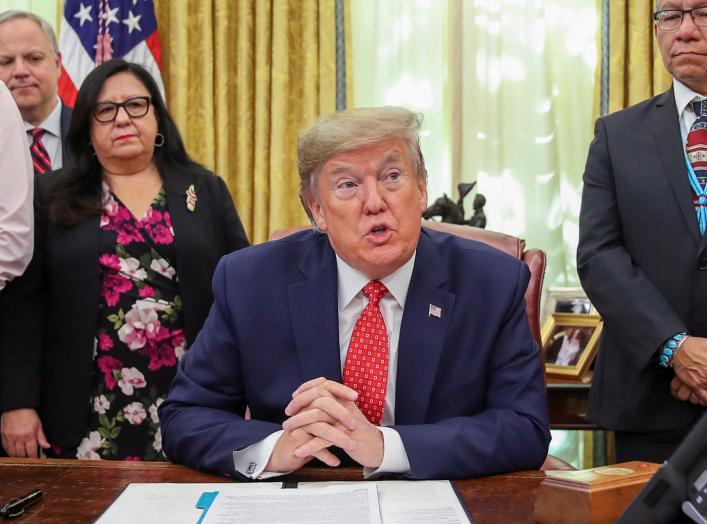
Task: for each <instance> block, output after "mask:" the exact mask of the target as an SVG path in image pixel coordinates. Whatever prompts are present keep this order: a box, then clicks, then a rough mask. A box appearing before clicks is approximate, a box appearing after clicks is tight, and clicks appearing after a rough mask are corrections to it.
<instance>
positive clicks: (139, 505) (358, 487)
mask: <svg viewBox="0 0 707 524" xmlns="http://www.w3.org/2000/svg"><path fill="white" fill-rule="evenodd" d="M282 485H283V484H282V483H281V482H257V483H233V484H230V483H229V484H218V483H209V484H130V485H129V486H128V487H127V488H125V490H124V491H123V493H122V494H121V495H120V496H119V497H118V498H117V499H116V501H115V502H114V503H113V504H112V505H111V506H110V507H109V508H108V509H107V510H106V512H105V513H104V514H103V515H102V516H101V517H100V518H99V519H98V520H97V521H96V523H97V524H118V523H120V524H123V523H125V522H129V523H130V524H148V523H149V524H159V523H163V522H164V523H170V524H181V523H184V524H195V523H197V522H198V523H199V524H226V523H228V524H231V523H233V522H248V523H249V524H250V523H253V524H263V523H268V524H276V523H282V524H286V523H290V522H292V523H310V522H311V523H317V522H328V523H339V522H340V523H342V524H343V523H345V524H352V523H353V524H359V523H361V524H368V523H370V524H380V523H382V524H403V523H404V524H409V523H425V524H455V523H458V524H471V523H472V520H471V517H469V516H468V514H467V513H466V510H465V509H464V506H463V505H462V503H461V501H460V500H459V498H458V496H457V493H456V492H455V491H454V488H453V487H452V484H451V483H450V482H449V481H446V480H443V481H442V480H440V481H436V480H426V481H377V482H300V483H299V484H298V489H281V488H282ZM205 495H210V497H209V501H210V502H209V505H207V506H206V507H201V506H199V507H197V506H198V503H199V501H201V500H202V498H203V497H204V496H205Z"/></svg>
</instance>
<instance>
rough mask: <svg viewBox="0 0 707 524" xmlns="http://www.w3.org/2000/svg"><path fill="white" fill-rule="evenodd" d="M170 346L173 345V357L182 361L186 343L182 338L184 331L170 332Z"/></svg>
mask: <svg viewBox="0 0 707 524" xmlns="http://www.w3.org/2000/svg"><path fill="white" fill-rule="evenodd" d="M172 344H173V345H174V356H175V357H177V360H182V357H183V356H184V353H185V352H186V350H187V341H186V339H185V338H184V330H182V329H175V330H174V331H172Z"/></svg>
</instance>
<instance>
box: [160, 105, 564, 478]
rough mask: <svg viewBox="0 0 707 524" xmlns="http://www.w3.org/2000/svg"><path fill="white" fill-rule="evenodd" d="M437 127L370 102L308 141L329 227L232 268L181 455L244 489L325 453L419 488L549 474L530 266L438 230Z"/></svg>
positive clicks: (308, 176)
mask: <svg viewBox="0 0 707 524" xmlns="http://www.w3.org/2000/svg"><path fill="white" fill-rule="evenodd" d="M420 124H421V119H420V117H419V116H418V115H416V114H414V113H411V112H409V111H407V110H405V109H401V108H378V109H355V110H351V111H348V112H341V113H335V114H333V115H330V116H328V117H325V118H323V119H321V120H319V121H317V122H316V123H315V124H314V125H313V126H312V127H310V128H309V129H308V130H306V131H305V132H304V133H303V134H302V135H301V136H300V141H299V146H298V158H299V173H300V178H301V199H302V202H303V203H304V205H305V209H306V211H307V213H308V214H309V216H310V218H311V219H312V221H313V223H314V225H315V229H316V230H315V231H311V230H310V231H304V232H300V233H297V234H294V235H291V236H289V237H287V238H285V239H283V240H280V241H274V242H268V243H265V244H262V245H259V246H255V247H253V248H250V249H246V250H243V251H242V252H241V253H240V254H236V255H233V256H227V257H224V259H223V260H222V261H221V262H220V264H219V267H218V268H217V271H216V273H215V276H214V284H213V288H214V295H215V303H214V306H213V308H212V310H211V312H210V314H209V317H208V319H207V321H206V323H205V325H204V328H203V329H202V331H201V333H200V334H199V336H198V338H197V341H196V342H195V344H194V346H193V347H192V348H191V350H190V351H189V353H188V354H187V355H186V357H185V359H184V360H183V361H182V364H181V365H180V367H179V370H178V373H177V376H176V378H175V380H174V382H173V386H172V390H171V392H170V395H169V397H168V398H167V400H166V401H165V402H164V403H163V404H162V406H161V408H160V420H161V423H162V442H163V449H164V451H165V453H166V454H167V456H168V457H170V458H171V459H172V460H174V461H177V462H181V463H184V464H187V465H189V466H192V467H196V468H199V469H204V470H207V471H212V472H217V473H221V474H227V475H233V476H238V477H241V478H265V477H268V476H272V475H278V474H283V473H286V472H290V471H293V470H296V469H299V468H300V467H302V466H303V465H305V464H306V463H308V462H309V461H311V460H312V459H313V458H317V459H319V460H321V461H322V462H324V463H325V464H327V465H329V466H337V465H339V464H340V461H341V459H342V458H343V459H344V460H345V461H352V462H355V463H357V464H360V465H361V466H363V467H364V474H365V475H366V476H369V477H370V476H377V475H379V474H393V475H399V476H404V477H409V478H418V479H419V478H460V477H470V476H476V475H488V474H493V473H500V472H503V471H511V470H518V469H528V468H537V467H539V466H540V465H541V464H542V462H543V460H544V458H545V456H546V453H547V446H548V443H549V439H550V436H549V431H548V418H547V407H546V401H545V388H544V383H543V370H542V367H541V362H540V358H539V355H538V348H537V346H536V344H534V342H533V340H532V338H531V335H530V331H529V327H528V320H527V317H526V314H525V303H524V299H523V295H524V293H525V290H526V287H527V284H528V278H529V271H528V269H527V267H526V266H525V265H524V264H523V263H522V262H519V261H518V260H516V259H514V258H512V257H509V256H507V255H505V254H502V253H500V252H499V251H496V250H494V249H492V248H490V247H488V246H486V245H484V244H479V243H477V242H473V241H469V240H464V239H461V238H458V237H456V236H451V235H446V234H443V233H438V232H434V231H431V230H428V229H426V228H422V227H421V213H422V211H424V210H425V208H426V204H427V180H426V172H425V169H424V161H423V158H422V154H421V151H420V149H419V138H418V132H419V128H420ZM246 407H249V408H250V413H251V420H246V419H245V418H244V417H245V412H246Z"/></svg>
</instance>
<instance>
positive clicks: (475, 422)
mask: <svg viewBox="0 0 707 524" xmlns="http://www.w3.org/2000/svg"><path fill="white" fill-rule="evenodd" d="M517 267H518V273H517V280H516V286H515V292H514V293H513V296H512V297H511V299H510V300H509V302H510V303H509V304H508V308H507V311H508V315H507V318H505V319H504V320H503V322H501V323H500V326H501V328H500V330H499V331H498V332H497V333H496V335H495V339H494V347H493V350H492V351H491V352H490V353H489V355H490V359H491V361H490V362H489V366H488V371H487V373H486V376H485V377H484V380H485V388H484V389H485V392H486V398H485V406H484V407H485V409H483V410H481V411H480V412H479V413H477V414H474V415H472V416H451V417H449V418H443V419H442V420H439V421H437V422H435V423H431V424H417V425H396V426H393V428H394V429H395V430H396V431H398V433H399V434H400V437H401V439H402V441H403V445H404V446H405V451H406V453H407V456H408V460H409V461H410V468H411V469H410V473H409V474H408V475H407V476H408V477H409V478H413V479H434V478H468V477H472V476H473V477H476V476H485V475H493V474H496V473H501V472H506V471H518V470H523V469H538V468H539V467H540V466H541V465H542V463H543V461H544V460H545V457H546V456H547V449H548V445H549V443H550V432H549V430H548V425H549V421H548V414H547V402H546V398H545V382H544V377H543V373H544V371H543V369H542V366H541V361H540V355H539V354H538V352H539V350H538V347H537V345H536V344H535V342H534V341H533V339H532V337H531V335H530V329H529V326H528V318H527V316H526V313H525V300H524V298H523V295H524V293H525V290H526V288H527V285H528V279H529V272H528V269H527V267H526V266H525V264H522V265H521V264H518V266H517ZM458 343H461V344H470V345H473V344H474V341H473V340H467V341H461V342H458ZM470 351H472V352H473V349H470ZM457 402H459V403H463V402H465V400H464V399H457Z"/></svg>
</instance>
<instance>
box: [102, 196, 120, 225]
mask: <svg viewBox="0 0 707 524" xmlns="http://www.w3.org/2000/svg"><path fill="white" fill-rule="evenodd" d="M119 209H120V206H119V205H118V202H116V201H115V198H113V195H110V194H109V196H108V199H107V200H106V201H105V203H104V204H103V213H102V214H103V215H104V216H105V217H106V218H107V219H111V218H113V217H115V216H116V215H117V214H118V210H119Z"/></svg>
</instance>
